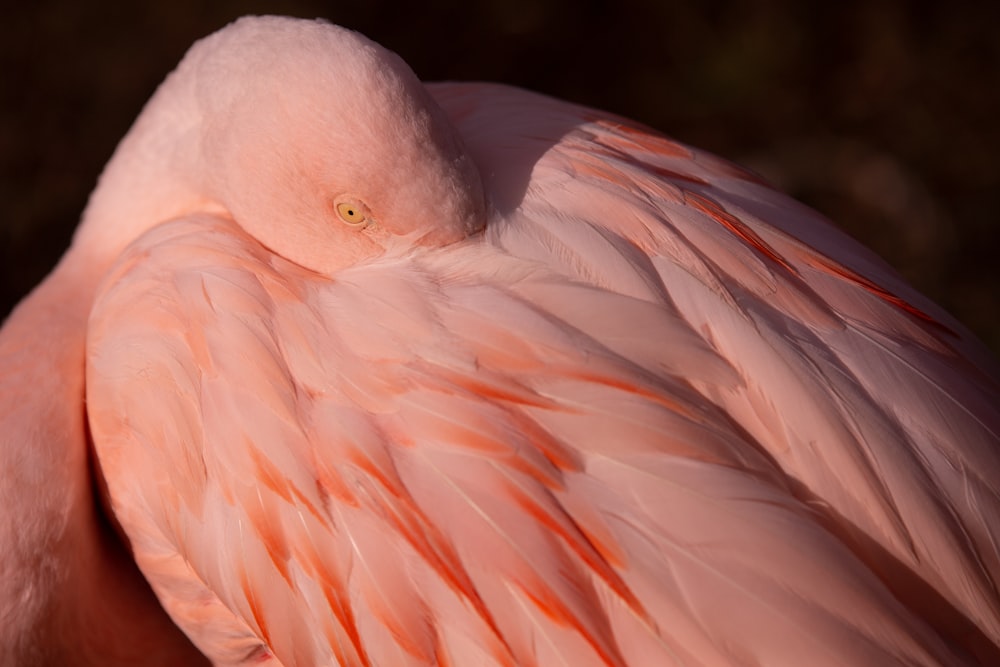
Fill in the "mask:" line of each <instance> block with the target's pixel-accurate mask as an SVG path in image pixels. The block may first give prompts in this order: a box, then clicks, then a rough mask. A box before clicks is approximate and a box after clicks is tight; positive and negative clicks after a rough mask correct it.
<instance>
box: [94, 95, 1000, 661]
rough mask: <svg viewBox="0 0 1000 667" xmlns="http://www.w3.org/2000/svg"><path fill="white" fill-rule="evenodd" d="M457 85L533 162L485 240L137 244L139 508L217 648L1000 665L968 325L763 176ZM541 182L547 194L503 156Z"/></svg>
mask: <svg viewBox="0 0 1000 667" xmlns="http://www.w3.org/2000/svg"><path fill="white" fill-rule="evenodd" d="M433 91H434V93H435V95H436V96H437V97H438V98H439V100H441V102H442V104H443V105H444V106H445V108H446V110H447V111H448V112H449V113H450V114H451V115H452V117H453V118H454V119H455V121H456V123H457V125H458V127H459V129H460V131H461V132H462V133H463V136H464V137H465V139H466V141H467V143H468V144H469V147H470V150H471V151H472V153H473V155H474V157H475V158H476V160H477V161H479V162H480V164H481V165H483V164H493V165H496V166H495V168H493V169H492V171H490V172H488V173H489V176H488V177H487V180H488V181H490V179H492V183H490V182H488V184H487V185H488V186H491V187H492V188H493V190H494V191H498V192H499V194H498V196H497V204H498V206H500V207H501V208H502V209H503V210H501V211H499V212H498V218H497V221H496V224H494V225H492V226H491V227H490V229H488V231H487V232H486V234H485V236H484V237H482V238H477V239H471V240H470V241H468V242H465V243H463V244H457V245H453V246H449V247H446V248H441V249H436V250H435V249H425V250H421V251H420V252H413V253H411V254H409V255H406V256H402V257H398V256H397V257H385V258H382V259H379V260H376V261H373V262H370V263H368V264H365V265H359V266H356V267H353V268H350V269H347V270H344V271H342V272H340V273H338V274H337V275H336V276H333V277H323V276H319V275H316V274H313V273H311V272H308V271H305V270H303V269H301V268H299V267H297V266H295V265H292V264H290V263H288V262H285V261H284V260H281V259H280V258H277V257H275V256H274V255H272V254H270V253H269V252H268V251H267V250H266V249H264V248H263V247H261V246H259V245H258V244H257V243H256V242H255V241H254V240H253V239H251V238H249V237H247V236H245V235H244V234H243V232H241V231H240V230H239V228H238V227H236V226H235V225H234V224H233V223H232V222H231V221H227V220H223V219H219V218H210V217H192V218H187V219H182V220H177V221H172V222H170V223H167V224H165V225H162V226H160V227H159V228H157V229H155V230H153V231H152V232H150V233H148V234H147V235H146V236H145V237H143V238H142V239H141V240H140V241H139V242H138V243H136V244H134V245H133V247H132V248H131V249H130V251H129V252H128V253H127V254H126V256H125V257H123V258H122V260H121V261H120V263H119V268H118V270H117V271H116V272H115V273H114V274H113V275H112V276H111V278H110V279H109V281H108V283H107V285H106V288H105V291H104V293H103V295H102V297H101V299H100V301H99V303H98V305H97V306H96V308H95V311H94V314H93V316H92V320H91V329H90V343H89V361H88V400H89V401H90V419H91V425H92V429H93V432H94V436H95V443H96V444H97V447H98V450H99V456H100V462H101V467H102V471H103V473H104V475H105V477H106V478H107V480H108V484H109V489H110V495H111V503H112V507H113V509H114V512H115V514H116V516H117V517H118V519H119V521H120V522H121V524H122V526H123V528H124V530H125V532H126V533H127V534H128V536H129V538H130V539H131V542H132V546H133V549H134V550H135V553H136V558H137V560H138V562H139V563H140V566H141V567H142V568H143V569H144V572H146V574H147V576H148V577H150V579H151V580H152V582H153V585H154V588H155V589H156V591H157V593H158V595H160V597H161V599H162V600H164V603H165V605H166V606H167V608H168V610H170V611H171V613H172V614H173V615H174V617H175V618H176V619H177V620H178V621H179V622H180V623H181V625H182V626H183V627H185V629H186V631H187V632H188V633H189V634H190V635H191V636H192V638H193V639H194V641H195V642H196V643H197V644H198V645H199V647H201V648H202V650H204V651H206V652H207V653H208V654H209V655H211V656H213V658H214V659H216V660H218V661H220V662H229V663H238V662H240V661H241V660H245V659H250V658H254V659H255V658H259V657H261V656H263V655H269V654H270V655H273V659H274V660H276V661H277V660H280V662H281V664H284V665H288V666H291V665H312V664H337V663H339V664H343V665H369V664H370V665H431V664H442V665H449V664H453V665H466V664H483V665H534V664H537V665H559V664H565V665H602V666H616V667H617V666H623V667H624V666H637V665H664V664H678V665H716V664H768V665H772V664H774V665H781V664H789V665H792V664H796V665H797V664H801V659H802V656H803V655H808V656H810V664H830V665H839V664H858V665H863V664H871V665H886V664H925V665H933V664H962V663H963V661H967V660H969V659H970V656H969V655H968V654H967V653H966V652H967V651H969V652H973V653H975V652H977V651H978V652H980V657H981V656H982V655H990V654H989V651H995V650H996V649H995V646H993V645H994V644H996V643H997V642H998V641H1000V622H998V618H1000V606H998V603H997V592H996V585H995V582H996V577H997V573H998V572H1000V567H998V556H997V553H998V552H997V547H996V544H995V543H994V542H993V539H994V538H993V535H994V534H995V533H996V532H997V526H996V518H995V517H997V516H1000V501H998V493H997V488H996V485H997V480H998V479H1000V461H998V453H997V435H996V434H997V431H998V428H997V425H998V424H1000V417H998V414H997V410H998V407H997V405H998V404H1000V402H998V401H996V400H995V399H996V397H997V389H996V384H995V381H994V380H993V379H992V377H994V376H991V372H992V371H990V370H989V369H987V370H977V369H976V368H972V367H971V366H969V365H968V364H967V363H966V362H962V361H961V360H960V357H959V354H961V355H964V356H966V357H968V358H970V359H974V360H979V359H981V358H984V357H983V355H982V353H981V352H979V351H978V350H977V349H976V348H975V343H974V342H969V340H968V339H967V337H966V335H965V334H963V333H962V329H961V327H960V326H959V325H957V324H956V323H954V322H952V321H951V320H950V319H949V318H948V317H947V315H945V314H943V313H941V312H939V311H938V310H937V309H936V308H935V307H934V306H933V305H932V304H929V303H927V302H926V301H925V300H924V299H922V297H920V296H919V295H916V294H915V293H913V292H912V290H910V289H909V288H907V287H906V286H905V284H903V283H902V282H901V281H899V280H898V279H897V278H896V277H895V276H894V275H893V274H891V272H889V270H888V269H887V268H885V267H884V266H883V265H882V264H881V263H880V262H879V261H878V260H877V259H875V258H873V257H871V256H870V255H869V254H867V253H865V252H864V251H858V249H857V247H856V246H855V245H854V244H851V243H850V242H849V241H847V240H846V239H844V238H843V237H841V236H840V235H839V234H838V233H837V232H835V231H834V230H832V229H831V228H829V227H828V226H827V225H826V223H825V222H824V221H822V220H820V219H818V218H817V217H816V216H815V214H813V213H810V212H808V211H806V210H805V209H803V208H801V207H798V205H795V204H793V203H791V202H789V201H788V200H786V199H784V198H783V197H781V196H780V195H777V194H775V193H774V192H773V191H771V190H770V189H768V188H766V186H764V185H762V184H761V183H760V182H759V181H758V180H756V179H754V178H753V177H751V176H750V175H748V174H745V173H743V172H742V171H741V170H739V169H738V168H736V167H732V166H730V165H727V164H726V163H724V162H722V161H719V160H716V159H714V158H711V157H710V156H706V155H704V154H701V153H698V152H696V151H694V150H692V149H688V148H686V147H683V146H679V145H677V144H674V143H673V142H669V141H668V140H666V139H663V138H661V137H657V136H653V135H648V134H645V133H643V132H641V131H638V130H635V129H633V128H631V127H629V126H626V125H623V124H621V123H619V122H618V121H616V120H614V119H611V118H608V117H601V116H598V115H597V114H596V113H595V112H590V111H588V110H580V109H578V108H575V107H571V106H568V105H563V104H561V103H555V102H552V101H549V100H547V99H545V98H540V97H537V96H532V95H530V94H527V93H521V92H518V91H512V90H511V89H506V88H501V87H495V88H494V87H481V88H474V87H462V86H438V87H434V88H433ZM490 96H492V98H491V97H490ZM491 102H495V104H493V105H492V106H491ZM500 112H503V113H506V114H507V117H508V119H509V124H508V125H507V127H508V128H509V129H508V130H506V132H507V133H508V134H506V135H503V136H500V137H497V136H495V134H496V132H497V130H496V129H494V126H493V125H492V124H491V123H489V122H487V121H488V120H489V117H490V116H491V114H493V113H500ZM532 115H533V116H535V117H541V118H543V119H544V120H542V121H537V122H536V123H535V124H534V125H532V123H531V122H529V119H528V117H529V116H532ZM545 123H549V126H545ZM522 127H523V130H522V129H520V128H522ZM557 128H559V129H558V130H557ZM504 155H514V156H515V157H517V156H521V158H520V159H521V162H520V163H519V162H518V160H517V159H513V160H506V161H504V160H503V159H502V158H503V156H504ZM525 156H531V158H530V159H529V158H528V157H525ZM532 160H533V162H532ZM525 163H531V164H532V165H533V166H532V170H531V178H530V181H529V182H528V183H527V185H526V188H525V189H524V191H523V195H522V196H520V198H518V195H517V192H516V190H517V188H516V187H513V186H511V184H516V183H518V182H519V179H520V178H521V177H519V176H518V175H517V174H512V173H507V172H505V171H504V169H503V168H502V165H504V164H515V165H517V164H521V166H523V165H524V164H525ZM483 171H484V173H487V171H486V170H485V169H483ZM789 211H791V213H789ZM765 221H766V222H765ZM818 248H822V249H823V253H821V252H820V251H819V250H818ZM856 251H857V252H856ZM872 285H882V286H883V287H884V288H885V289H884V290H883V291H881V292H880V291H879V290H876V289H873V288H872ZM913 580H919V581H923V582H926V584H925V585H924V587H923V588H919V589H912V588H909V587H908V586H909V584H911V583H912V581H913ZM932 607H934V608H936V611H935V609H932ZM935 614H936V615H935ZM991 646H993V648H991Z"/></svg>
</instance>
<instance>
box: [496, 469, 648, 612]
mask: <svg viewBox="0 0 1000 667" xmlns="http://www.w3.org/2000/svg"><path fill="white" fill-rule="evenodd" d="M505 486H506V488H507V491H508V492H509V493H510V494H511V497H512V498H513V500H514V502H515V503H517V505H518V506H519V507H520V508H521V509H523V510H524V511H525V512H526V513H527V514H528V515H529V516H530V517H532V518H533V519H534V520H535V521H537V522H538V523H540V524H542V525H543V526H545V528H547V529H548V530H549V532H551V533H552V534H554V535H558V536H559V537H560V538H562V540H563V542H565V543H566V545H567V546H569V547H570V549H572V550H573V553H575V554H576V555H577V556H578V557H579V558H580V560H582V561H583V562H584V563H585V564H586V565H587V566H588V567H589V568H590V569H591V571H592V572H593V573H594V574H596V575H597V576H598V577H599V578H600V579H601V581H603V582H604V583H605V584H606V585H607V586H608V588H610V589H611V590H612V591H614V592H615V593H616V594H617V595H618V596H619V597H620V598H621V599H622V600H623V601H624V602H625V603H626V604H627V605H628V606H629V608H631V610H632V611H633V612H634V613H635V614H636V616H638V617H639V618H641V619H642V620H643V621H644V622H646V623H651V622H650V619H649V615H648V614H647V613H646V610H645V609H644V608H643V606H642V603H640V602H639V599H638V598H636V597H635V595H634V594H633V593H632V591H631V590H630V589H629V587H628V586H627V585H626V584H625V582H624V581H622V579H621V577H619V576H618V574H617V573H616V572H615V571H614V570H613V569H612V568H611V567H610V565H609V564H608V562H607V561H606V560H604V559H603V558H601V556H600V552H599V551H598V549H597V548H596V547H595V546H594V545H593V544H592V543H591V542H590V540H589V539H588V538H587V536H586V535H585V534H584V533H583V531H581V530H580V527H579V526H577V525H576V523H575V522H573V519H572V518H571V517H569V516H567V515H566V514H565V511H563V512H562V516H561V517H560V518H562V519H563V521H560V520H559V519H558V518H557V517H555V516H553V515H552V512H550V511H548V510H546V509H545V508H544V507H542V506H541V505H539V504H538V503H537V502H536V501H535V500H534V499H532V498H531V497H530V496H529V495H528V494H526V493H525V492H524V491H523V490H522V489H521V488H520V487H518V486H517V485H516V484H514V483H512V482H509V481H508V482H507V483H506V484H505Z"/></svg>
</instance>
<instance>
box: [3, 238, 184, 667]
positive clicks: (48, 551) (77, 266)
mask: <svg viewBox="0 0 1000 667" xmlns="http://www.w3.org/2000/svg"><path fill="white" fill-rule="evenodd" d="M109 265H110V260H109V259H108V258H107V257H104V258H102V257H95V256H94V255H93V254H91V253H87V252H85V251H84V250H82V249H81V246H79V245H74V247H73V248H71V249H70V251H69V252H67V253H66V255H65V256H64V257H63V259H62V260H61V261H60V263H59V265H58V266H57V267H56V269H55V270H54V271H53V272H52V274H50V275H49V277H48V278H46V279H45V281H44V282H43V283H42V284H41V285H39V286H38V287H37V288H35V290H34V291H33V292H32V293H31V294H30V295H29V296H28V297H27V298H26V299H25V300H24V301H22V302H21V303H20V304H19V305H18V306H17V308H15V309H14V311H13V312H12V313H11V315H10V317H9V318H8V319H7V321H6V322H5V323H4V326H3V328H2V329H0V472H2V474H0V503H3V511H0V545H3V548H2V549H0V664H4V665H7V664H28V665H34V664H43V665H44V664H61V665H90V664H93V665H98V664H107V665H114V664H135V660H136V658H137V656H140V655H145V656H155V655H157V654H159V655H161V656H162V657H163V658H164V659H165V660H164V664H200V663H199V660H203V659H202V658H201V657H200V655H199V654H198V653H197V652H196V651H195V650H194V649H193V647H192V646H191V645H190V643H189V642H188V641H187V639H186V637H184V636H183V635H182V634H181V633H180V631H179V630H177V628H176V627H174V626H173V624H172V623H171V622H170V620H169V618H168V617H167V616H166V614H165V613H164V612H163V610H162V609H161V608H160V607H159V604H158V603H157V601H156V599H155V597H154V596H153V594H152V592H151V591H150V589H149V587H148V585H147V584H146V582H145V581H144V580H143V579H142V577H141V575H140V574H139V572H138V570H137V569H136V568H135V566H134V564H133V563H132V562H131V559H130V558H129V556H128V554H127V552H126V551H125V549H124V547H123V546H122V545H121V544H120V543H119V542H118V541H117V539H116V538H115V537H114V535H113V533H112V532H111V531H110V530H109V529H108V527H107V524H106V521H105V520H104V519H103V517H102V516H101V514H100V510H99V508H98V505H97V501H96V494H95V491H94V481H93V478H92V474H91V469H90V462H89V456H90V455H89V448H88V437H87V429H86V409H85V391H84V364H85V345H86V325H87V318H88V316H89V313H90V308H91V304H92V302H93V299H94V295H95V293H96V290H97V287H98V284H99V282H100V279H101V278H102V276H103V275H104V273H105V271H106V269H107V267H108V266H109ZM140 651H141V652H140ZM167 656H171V658H170V659H169V660H166V657H167ZM151 664H152V663H151Z"/></svg>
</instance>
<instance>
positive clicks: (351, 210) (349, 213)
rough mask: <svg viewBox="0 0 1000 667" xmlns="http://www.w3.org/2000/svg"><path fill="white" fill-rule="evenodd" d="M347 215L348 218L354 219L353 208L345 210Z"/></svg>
mask: <svg viewBox="0 0 1000 667" xmlns="http://www.w3.org/2000/svg"><path fill="white" fill-rule="evenodd" d="M347 215H349V216H351V217H352V218H353V217H354V209H353V208H349V209H347Z"/></svg>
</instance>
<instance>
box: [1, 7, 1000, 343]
mask: <svg viewBox="0 0 1000 667" xmlns="http://www.w3.org/2000/svg"><path fill="white" fill-rule="evenodd" d="M246 13H281V14H291V15H298V16H307V17H314V16H323V17H326V18H329V19H330V20H332V21H334V22H336V23H340V24H342V25H346V26H349V27H353V28H355V29H357V30H360V31H362V32H364V33H365V34H367V35H368V36H370V37H372V38H373V39H375V40H377V41H379V42H381V43H383V44H384V45H385V46H388V47H390V48H392V49H394V50H396V51H398V52H399V53H400V54H401V55H402V56H403V57H404V58H405V59H406V60H407V61H408V62H409V63H410V64H411V66H412V67H413V68H414V69H415V70H416V71H417V73H418V74H419V75H420V76H421V77H422V78H425V79H432V80H433V79H452V80H494V81H503V82H507V83H512V84H516V85H521V86H525V87H528V88H532V89H535V90H539V91H542V92H546V93H549V94H552V95H555V96H558V97H562V98H566V99H571V100H575V101H578V102H582V103H585V104H589V105H592V106H596V107H600V108H603V109H607V110H610V111H614V112H617V113H619V114H622V115H625V116H628V117H631V118H634V119H636V120H639V121H642V122H644V123H646V124H648V125H651V126H653V127H655V128H657V129H660V130H662V131H664V132H666V133H667V134H670V135H672V136H674V137H676V138H678V139H681V140H683V141H686V142H688V143H692V144H695V145H698V146H701V147H703V148H707V149H709V150H711V151H714V152H716V153H719V154H721V155H723V156H726V157H729V158H730V159H733V160H735V161H737V162H740V163H742V164H744V165H747V166H749V167H751V168H754V169H756V170H757V171H759V172H761V173H762V174H764V175H765V176H766V177H768V178H769V179H771V180H772V181H773V182H775V183H777V184H778V185H779V186H780V187H782V188H783V189H785V190H786V191H788V192H790V193H791V194H793V195H794V196H796V197H797V198H799V199H801V200H803V201H805V202H807V203H808V204H810V205H812V206H814V207H815V208H818V209H820V210H821V211H823V212H824V213H826V214H827V215H828V216H829V217H831V218H833V219H834V220H835V221H836V222H837V223H838V224H839V225H841V226H842V227H844V228H845V229H846V230H847V231H848V232H850V233H851V234H852V235H854V236H855V237H857V238H859V239H861V240H862V241H863V242H864V243H866V244H867V245H869V246H871V247H872V248H874V249H875V250H876V251H877V252H878V253H879V254H881V255H882V256H883V257H885V258H886V259H887V260H889V261H890V262H891V263H892V264H894V265H895V266H896V267H897V268H898V269H899V270H900V271H901V272H902V273H903V274H904V275H905V276H906V277H907V278H908V279H909V280H910V281H911V282H913V283H914V284H916V285H917V286H918V287H919V288H920V289H921V290H922V291H924V292H925V293H926V294H928V295H929V296H930V297H931V298H933V299H934V300H936V301H938V302H939V303H941V304H943V305H944V306H945V307H946V308H947V309H949V310H950V311H951V312H952V313H954V314H955V315H956V316H958V318H959V319H961V320H963V321H964V322H965V323H966V324H968V325H969V326H970V327H971V328H973V330H975V331H976V332H977V333H978V334H979V335H980V336H981V337H983V338H984V339H985V340H986V342H987V343H988V344H990V345H991V346H992V347H993V349H994V350H998V349H1000V314H998V308H997V305H998V299H997V297H996V294H997V291H998V288H1000V270H998V267H997V264H998V262H997V258H996V257H995V255H996V253H997V251H998V250H1000V224H998V223H1000V157H998V156H1000V129H998V126H1000V120H998V119H1000V39H998V37H997V35H998V32H997V31H998V28H1000V4H998V3H989V2H982V3H974V2H963V3H959V2H954V3H911V2H908V1H907V0H858V1H853V2H828V3H814V2H801V1H800V0H769V1H762V2H754V3H735V2H698V3H694V2H689V3H681V2H670V1H669V0H649V1H648V2H628V1H626V2H606V3H598V2H591V3H587V2H579V1H576V0H547V1H532V0H488V1H486V2H481V3H478V4H473V3H466V2H451V3H433V2H431V3H427V2H425V3H406V4H403V3H400V5H399V6H397V5H396V4H393V3H389V2H364V1H362V0H353V1H343V2H335V3H324V2H316V1H312V2H311V1H306V0H302V1H298V2H291V1H289V2H266V1H264V0H253V1H249V2H235V1H220V2H212V3H201V2H194V1H193V0H177V1H176V2H170V3H148V4H146V3H125V2H122V3H120V4H117V3H109V2H103V3H102V2H93V3H82V2H71V1H70V0H50V1H47V2H45V1H43V2H38V3H18V6H17V7H16V8H14V9H7V10H4V15H3V17H2V19H3V20H2V21H0V37H2V38H0V71H2V73H3V74H2V77H0V165H2V167H0V195H2V202H3V204H2V206H3V209H2V211H3V216H2V218H0V314H2V313H6V312H7V310H9V308H10V307H12V305H13V304H14V303H15V302H16V300H17V299H18V298H20V296H21V295H23V294H24V292H26V291H27V290H28V289H29V288H30V287H31V286H32V285H34V284H35V283H37V282H38V281H39V280H40V279H41V277H42V276H43V275H44V274H45V273H46V272H47V271H48V270H49V269H50V268H51V266H52V265H53V264H54V262H55V261H56V259H57V258H58V256H59V254H60V253H61V252H62V251H63V250H64V249H65V247H66V245H67V243H68V240H69V234H70V232H71V230H72V229H73V227H74V226H75V225H76V223H77V220H78V217H79V214H80V212H81V210H82V209H83V206H84V204H85V202H86V197H87V194H88V193H89V191H90V190H91V189H92V188H93V186H94V183H95V180H96V177H97V175H98V173H99V171H100V168H101V166H102V165H103V164H104V162H106V160H107V159H108V157H109V156H110V154H111V151H112V150H113V149H114V146H115V144H116V142H117V140H118V139H119V138H121V136H122V135H124V133H125V131H126V130H127V129H128V126H129V124H130V123H131V121H132V119H133V118H134V117H135V115H136V114H137V113H138V111H139V109H140V108H141V105H142V103H143V102H144V101H145V100H146V99H147V98H148V97H149V95H150V94H151V93H152V91H153V89H154V88H155V86H156V84H157V83H158V82H159V81H160V80H161V79H162V78H163V76H164V75H165V74H166V73H167V71H169V70H170V69H171V68H172V67H173V66H174V65H175V64H176V62H177V61H178V60H179V58H180V57H181V55H182V54H183V52H184V51H185V49H186V48H187V47H188V46H189V45H190V43H191V42H192V41H193V40H194V39H196V38H197V37H199V36H202V35H204V34H207V33H209V32H211V31H213V30H215V29H216V28H218V27H220V26H221V25H223V24H225V23H226V22H228V21H229V20H231V19H233V18H235V17H236V16H239V15H241V14H246Z"/></svg>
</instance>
